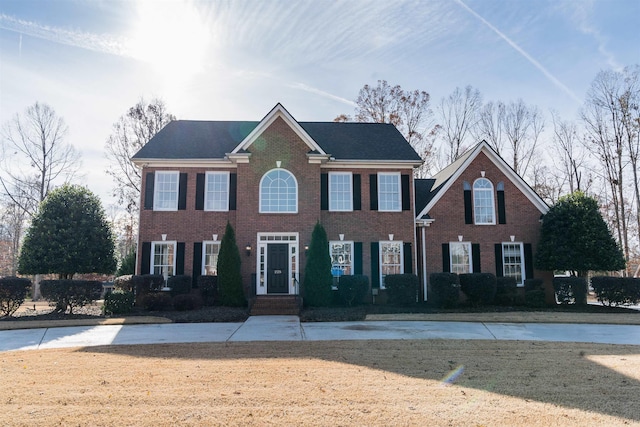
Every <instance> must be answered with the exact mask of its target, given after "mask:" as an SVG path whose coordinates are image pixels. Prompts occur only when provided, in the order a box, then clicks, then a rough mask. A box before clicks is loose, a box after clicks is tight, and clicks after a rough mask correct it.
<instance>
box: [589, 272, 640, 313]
mask: <svg viewBox="0 0 640 427" xmlns="http://www.w3.org/2000/svg"><path fill="white" fill-rule="evenodd" d="M591 287H593V290H594V292H595V293H596V295H597V297H598V301H600V302H601V303H602V304H603V305H604V304H605V303H606V305H608V306H618V305H625V304H637V303H638V302H639V301H640V278H633V277H610V276H596V277H592V278H591Z"/></svg>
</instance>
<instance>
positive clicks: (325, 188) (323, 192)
mask: <svg viewBox="0 0 640 427" xmlns="http://www.w3.org/2000/svg"><path fill="white" fill-rule="evenodd" d="M320 210H321V211H328V210H329V174H328V173H321V174H320Z"/></svg>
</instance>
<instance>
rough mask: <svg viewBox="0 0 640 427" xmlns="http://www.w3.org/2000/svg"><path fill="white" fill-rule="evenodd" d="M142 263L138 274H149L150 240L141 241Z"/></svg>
mask: <svg viewBox="0 0 640 427" xmlns="http://www.w3.org/2000/svg"><path fill="white" fill-rule="evenodd" d="M141 257H142V259H141V261H142V264H141V265H140V271H139V272H138V274H141V275H142V274H149V272H150V270H151V242H142V255H141Z"/></svg>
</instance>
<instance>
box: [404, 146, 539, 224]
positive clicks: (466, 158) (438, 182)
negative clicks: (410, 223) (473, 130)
mask: <svg viewBox="0 0 640 427" xmlns="http://www.w3.org/2000/svg"><path fill="white" fill-rule="evenodd" d="M480 153H484V154H485V155H486V156H487V157H488V158H489V160H491V161H492V162H493V164H494V165H496V167H498V169H500V171H501V172H502V173H504V174H505V176H507V177H508V178H509V180H510V181H511V182H512V183H513V184H514V185H515V187H516V188H518V190H520V191H521V192H522V193H523V194H524V195H525V196H526V197H527V198H528V199H529V200H530V201H531V203H532V204H533V205H534V206H535V207H536V208H537V209H538V210H539V211H540V213H542V214H546V213H547V211H548V210H549V206H548V205H547V204H546V203H545V202H544V200H542V199H541V198H540V196H538V194H537V193H536V192H535V191H534V190H533V189H532V188H531V187H530V186H529V184H527V183H526V182H525V181H524V179H522V178H521V177H520V175H518V174H517V173H516V172H515V171H514V170H513V169H512V168H511V167H510V166H509V165H508V164H507V163H506V162H505V161H504V159H503V158H502V157H500V156H499V155H498V153H496V152H495V150H493V148H491V147H490V146H489V144H488V143H487V142H486V141H482V142H480V143H479V144H477V145H476V146H475V147H473V148H471V149H469V151H467V152H466V153H464V154H463V155H462V156H460V158H458V160H456V161H455V162H453V163H452V164H450V165H449V166H447V167H446V168H444V169H443V170H442V171H441V172H439V173H437V174H436V175H435V176H434V183H433V184H432V190H431V191H432V194H430V195H429V197H427V198H426V200H427V203H426V206H423V207H421V206H420V205H418V206H417V208H418V209H420V208H421V210H420V212H418V214H417V215H416V218H417V219H420V218H423V217H425V215H427V214H428V213H429V211H430V210H431V209H432V208H433V207H434V206H435V205H436V203H438V201H439V200H440V199H441V198H442V197H443V195H444V194H445V193H446V192H447V191H448V190H449V188H451V186H452V185H453V183H454V182H456V180H457V179H458V177H460V175H462V173H463V172H464V171H465V170H466V169H467V168H468V167H469V165H470V164H471V163H472V162H473V160H474V159H475V158H476V157H478V155H479V154H480ZM416 190H417V189H416Z"/></svg>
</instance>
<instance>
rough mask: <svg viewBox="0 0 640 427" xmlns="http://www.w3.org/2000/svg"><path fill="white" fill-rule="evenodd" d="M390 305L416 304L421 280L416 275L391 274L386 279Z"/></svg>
mask: <svg viewBox="0 0 640 427" xmlns="http://www.w3.org/2000/svg"><path fill="white" fill-rule="evenodd" d="M384 283H385V288H386V290H387V295H388V297H389V304H392V305H411V304H415V303H416V299H417V297H418V287H419V285H420V280H419V279H418V276H416V275H415V274H389V275H387V276H386V277H385V278H384Z"/></svg>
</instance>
